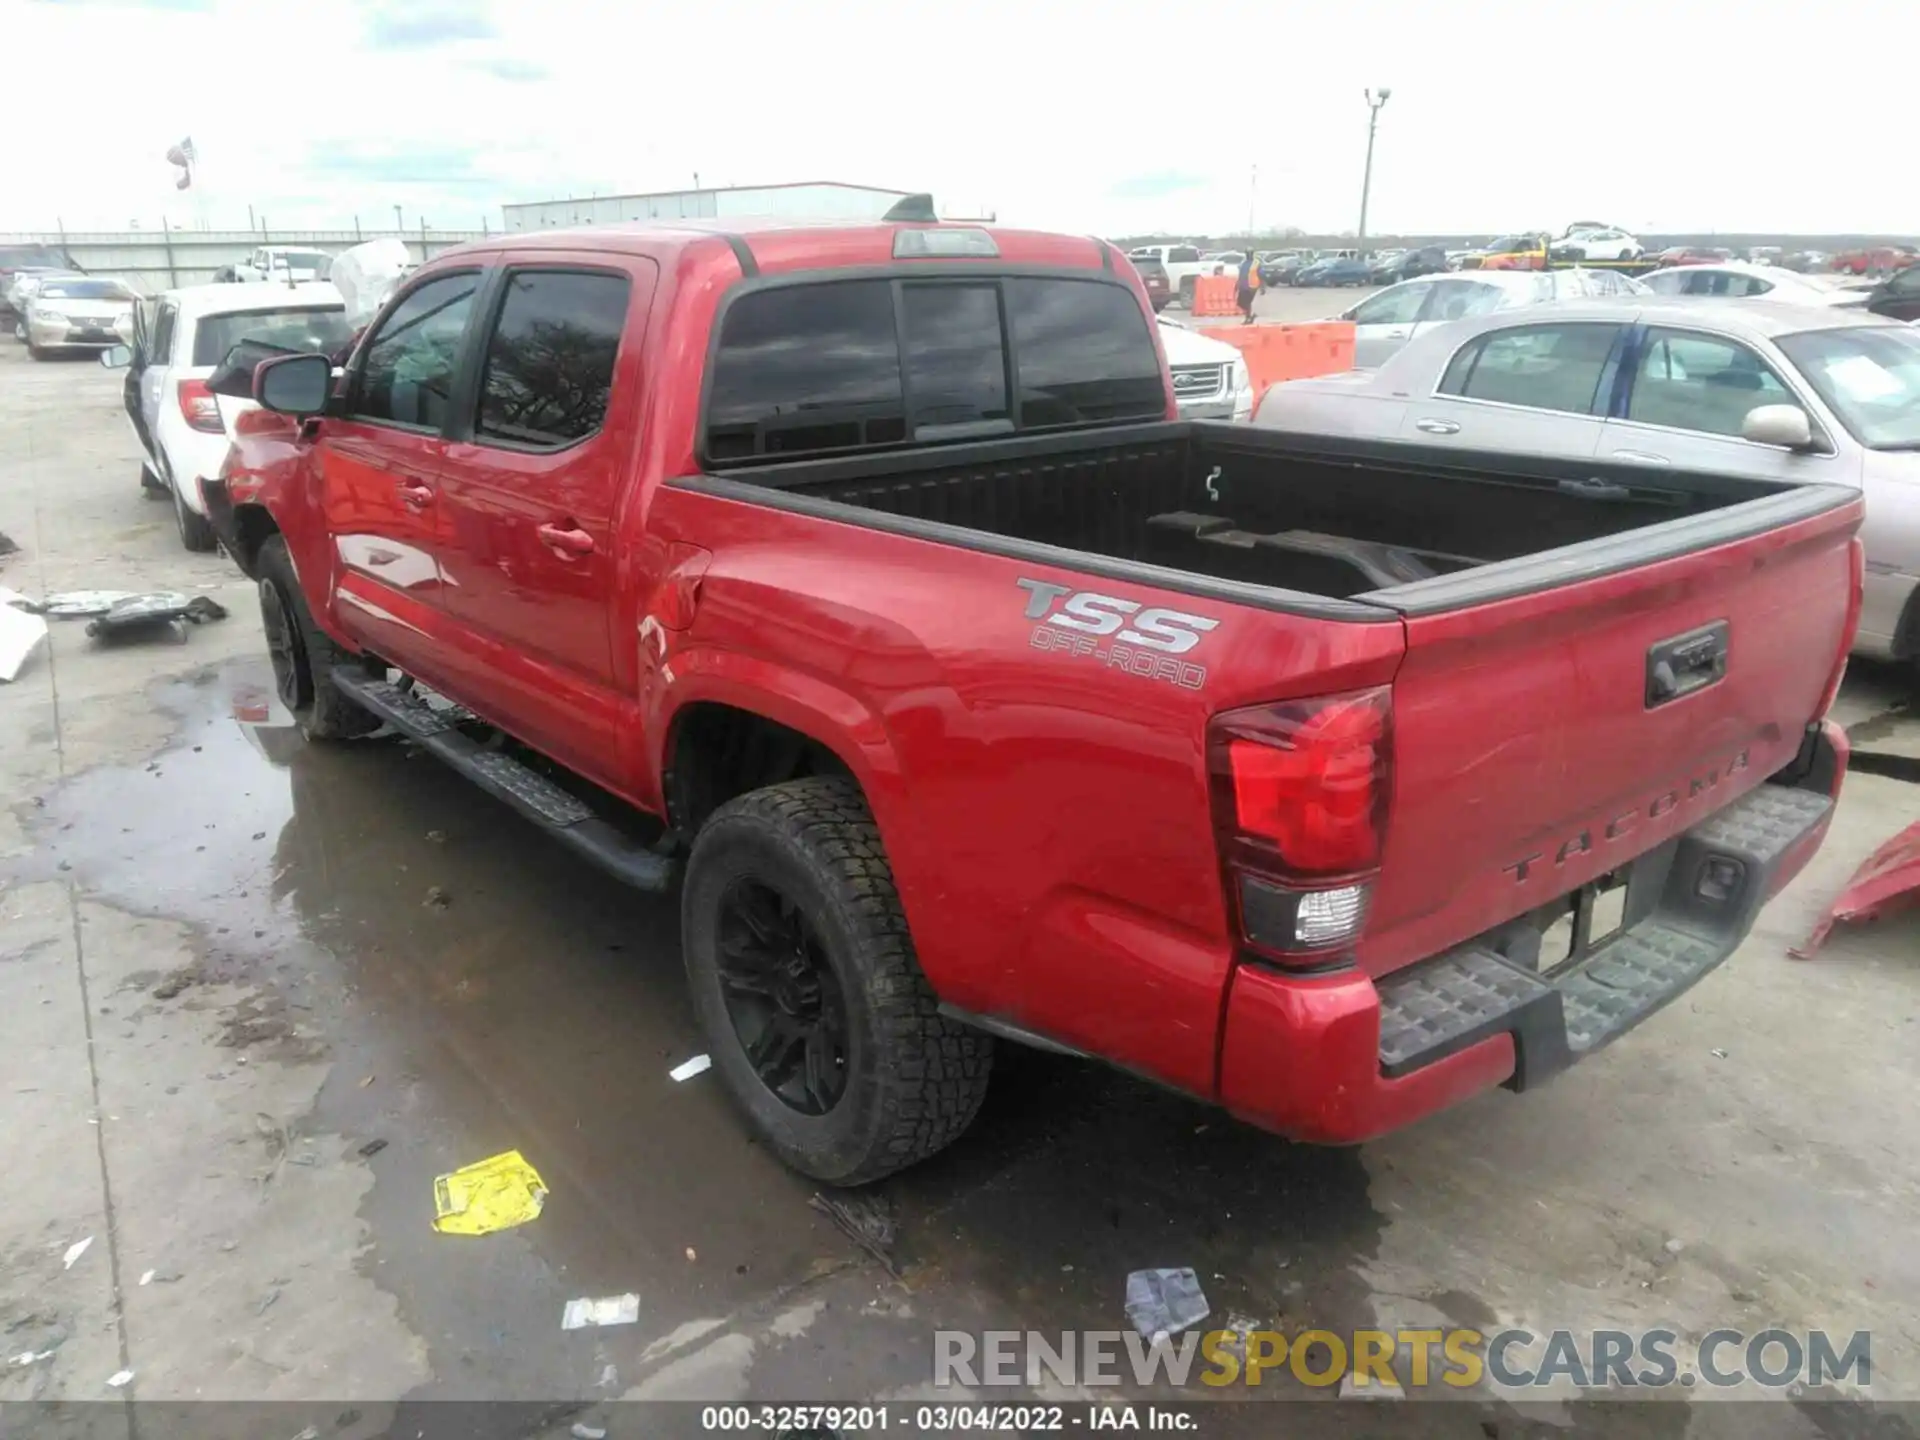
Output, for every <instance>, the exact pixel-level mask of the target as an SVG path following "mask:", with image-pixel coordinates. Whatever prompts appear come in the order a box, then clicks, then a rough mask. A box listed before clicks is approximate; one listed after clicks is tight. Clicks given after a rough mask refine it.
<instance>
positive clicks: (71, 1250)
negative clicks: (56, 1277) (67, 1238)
mask: <svg viewBox="0 0 1920 1440" xmlns="http://www.w3.org/2000/svg"><path fill="white" fill-rule="evenodd" d="M91 1244H93V1236H91V1235H89V1236H87V1238H86V1239H84V1240H76V1241H74V1242H73V1244H71V1245H69V1246H68V1247H67V1254H66V1258H65V1259H64V1260H62V1261H61V1262H60V1268H61V1269H62V1270H71V1269H73V1262H74V1261H76V1260H78V1259H79V1258H80V1257H81V1256H82V1255H84V1254H86V1253H87V1247H88V1246H89V1245H91Z"/></svg>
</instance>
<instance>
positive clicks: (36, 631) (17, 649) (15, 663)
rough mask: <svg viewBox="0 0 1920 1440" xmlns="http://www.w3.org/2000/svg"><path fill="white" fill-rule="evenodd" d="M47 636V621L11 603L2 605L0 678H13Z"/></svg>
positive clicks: (0, 618)
mask: <svg viewBox="0 0 1920 1440" xmlns="http://www.w3.org/2000/svg"><path fill="white" fill-rule="evenodd" d="M46 638H47V622H46V621H45V620H42V619H41V618H40V617H39V616H38V615H29V614H27V612H26V611H24V610H16V609H14V608H13V606H11V605H0V680H11V679H13V677H14V676H16V675H18V674H19V673H20V667H21V666H22V665H24V664H26V663H27V657H28V656H29V655H31V654H33V652H34V651H35V650H37V649H39V648H40V646H41V644H42V643H43V642H44V641H45V640H46Z"/></svg>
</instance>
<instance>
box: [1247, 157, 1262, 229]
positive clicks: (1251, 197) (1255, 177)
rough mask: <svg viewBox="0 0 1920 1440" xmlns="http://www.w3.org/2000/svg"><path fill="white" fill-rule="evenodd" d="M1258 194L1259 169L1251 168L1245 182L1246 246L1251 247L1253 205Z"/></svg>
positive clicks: (1257, 167)
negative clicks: (1251, 171) (1251, 170)
mask: <svg viewBox="0 0 1920 1440" xmlns="http://www.w3.org/2000/svg"><path fill="white" fill-rule="evenodd" d="M1259 194H1260V167H1259V166H1258V165H1256V166H1254V167H1253V174H1252V176H1251V177H1250V178H1249V179H1248V181H1247V246H1248V248H1249V249H1251V248H1252V246H1253V204H1254V201H1255V199H1256V198H1258V196H1259Z"/></svg>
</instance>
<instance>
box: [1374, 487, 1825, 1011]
mask: <svg viewBox="0 0 1920 1440" xmlns="http://www.w3.org/2000/svg"><path fill="white" fill-rule="evenodd" d="M1805 509H1806V507H1804V506H1802V507H1801V518H1798V519H1793V520H1790V521H1789V522H1788V523H1785V524H1783V525H1781V526H1780V527H1778V528H1773V529H1765V530H1762V531H1760V532H1759V533H1753V534H1748V535H1746V536H1745V537H1744V538H1736V539H1732V540H1726V541H1723V542H1721V543H1717V544H1711V545H1709V547H1708V548H1704V549H1700V550H1697V551H1694V552H1692V553H1677V554H1671V553H1670V554H1668V556H1667V557H1666V558H1661V559H1655V560H1653V561H1652V562H1651V563H1647V564H1639V565H1630V566H1627V567H1626V568H1618V569H1613V570H1612V571H1611V572H1610V573H1601V574H1590V575H1589V576H1588V577H1587V578H1578V579H1574V580H1571V581H1570V582H1568V583H1560V584H1553V583H1551V582H1550V581H1549V582H1548V583H1547V584H1546V585H1545V587H1544V588H1540V589H1537V590H1533V591H1530V592H1527V593H1521V594H1514V595H1510V596H1508V597H1507V598H1500V599H1493V600H1489V601H1487V602H1486V603H1482V604H1470V605H1468V606H1466V607H1465V608H1453V609H1429V608H1428V607H1425V606H1421V605H1413V604H1409V605H1405V606H1403V610H1404V612H1405V613H1406V627H1407V654H1406V658H1405V660H1404V662H1403V663H1402V665H1401V668H1400V670H1399V672H1398V674H1397V675H1396V677H1395V679H1394V684H1393V754H1394V766H1393V775H1394V787H1393V802H1392V808H1391V810H1390V812H1389V814H1390V820H1389V823H1388V831H1387V839H1386V848H1385V851H1384V855H1383V858H1382V865H1381V875H1380V879H1379V882H1378V886H1377V888H1376V891H1375V894H1374V900H1373V911H1372V916H1371V918H1370V920H1369V922H1368V925H1367V931H1366V938H1365V939H1364V941H1363V942H1362V944H1361V946H1360V950H1359V957H1358V958H1359V961H1360V963H1361V965H1362V966H1363V967H1364V968H1365V969H1366V970H1368V971H1369V972H1371V973H1373V974H1376V975H1379V974H1383V973H1385V972H1388V971H1391V970H1393V969H1396V968H1398V967H1399V966H1401V965H1404V964H1407V963H1408V962H1410V961H1413V960H1416V959H1419V958H1421V957H1424V956H1428V955H1432V954H1435V953H1436V952H1438V951H1441V950H1444V949H1446V948H1447V947H1449V946H1453V945H1457V944H1459V943H1460V942H1462V941H1464V940H1466V939H1468V938H1470V937H1472V936H1475V935H1478V934H1480V933H1481V932H1483V931H1485V930H1488V929H1490V928H1491V927H1493V926H1496V925H1499V924H1501V923H1503V922H1505V921H1507V920H1510V919H1512V918H1514V917H1515V916H1518V915H1520V914H1522V913H1525V912H1527V911H1529V910H1532V909H1534V908H1535V907H1538V906H1541V905H1543V904H1546V903H1547V902H1550V901H1552V900H1554V899H1556V898H1557V897H1559V896H1562V895H1565V894H1566V893H1567V892H1569V891H1571V890H1573V889H1575V888H1576V887H1578V886H1581V885H1584V884H1586V883H1588V882H1589V881H1592V880H1595V879H1597V878H1599V877H1601V876H1604V875H1606V874H1607V873H1608V872H1610V871H1612V870H1613V869H1615V868H1616V867H1617V866H1619V865H1621V864H1623V863H1624V862H1625V861H1627V860H1629V859H1632V858H1633V857H1634V856H1637V855H1640V854H1643V853H1645V852H1646V851H1648V850H1650V849H1652V848H1653V847H1654V846H1655V845H1657V844H1659V843H1660V842H1662V841H1664V840H1667V839H1669V838H1670V837H1672V836H1674V835H1677V834H1679V833H1680V832H1681V831H1683V830H1685V829H1687V828H1688V827H1690V826H1693V825H1696V824H1698V823H1699V822H1700V821H1701V820H1702V819H1704V818H1705V817H1706V816H1707V815H1709V814H1711V813H1713V812H1714V811H1716V810H1718V809H1720V808H1721V807H1723V806H1725V805H1727V804H1729V803H1730V802H1732V801H1733V800H1735V799H1736V798H1738V797H1739V796H1740V795H1742V794H1744V793H1746V792H1747V791H1749V790H1751V789H1752V788H1753V787H1754V786H1756V785H1759V784H1761V783H1762V782H1763V781H1764V780H1765V779H1766V778H1767V777H1768V776H1769V775H1771V774H1772V773H1774V772H1775V771H1777V770H1778V769H1780V768H1781V767H1782V766H1784V765H1786V764H1787V763H1788V762H1789V761H1791V760H1792V759H1793V758H1794V756H1795V754H1796V753H1797V751H1798V749H1799V747H1800V744H1801V740H1802V738H1803V736H1804V735H1805V732H1806V727H1807V725H1808V723H1809V722H1810V721H1813V720H1815V719H1817V718H1818V717H1819V712H1820V709H1821V706H1822V703H1823V697H1824V696H1825V694H1826V692H1827V688H1828V686H1829V684H1830V683H1831V681H1832V680H1833V678H1834V672H1835V668H1836V666H1837V664H1838V663H1839V662H1840V659H1841V657H1842V656H1843V655H1844V653H1845V651H1846V649H1847V646H1848V643H1849V641H1850V636H1849V635H1848V634H1847V631H1848V629H1849V626H1850V624H1851V619H1852V614H1853V612H1852V610H1851V608H1850V606H1849V604H1848V599H1847V597H1848V594H1849V587H1850V586H1851V585H1852V584H1853V583H1854V582H1853V575H1854V571H1853V565H1854V558H1853V555H1852V545H1853V539H1852V537H1853V534H1854V532H1855V530H1856V529H1857V528H1858V527H1859V523H1860V518H1861V514H1862V507H1861V505H1860V503H1859V501H1858V499H1857V498H1853V499H1849V500H1846V501H1845V502H1844V503H1836V504H1834V505H1833V506H1832V507H1831V508H1827V509H1825V510H1822V511H1819V512H1818V513H1814V514H1811V515H1807V514H1806V513H1805ZM1723 513H1725V512H1723ZM1647 533H1652V532H1647ZM1673 548H1674V547H1672V546H1668V549H1669V550H1672V549H1673ZM1569 553H1570V552H1569ZM1540 560H1547V561H1549V562H1551V557H1550V556H1549V557H1535V561H1534V562H1533V563H1536V564H1537V563H1538V562H1539V561H1540ZM1550 569H1551V567H1550V565H1549V569H1548V573H1549V574H1550ZM1393 594H1394V592H1392V591H1383V592H1380V594H1379V596H1378V597H1377V598H1378V599H1379V600H1381V601H1382V602H1387V601H1389V600H1390V599H1391V598H1392V596H1393ZM1369 598H1374V597H1369Z"/></svg>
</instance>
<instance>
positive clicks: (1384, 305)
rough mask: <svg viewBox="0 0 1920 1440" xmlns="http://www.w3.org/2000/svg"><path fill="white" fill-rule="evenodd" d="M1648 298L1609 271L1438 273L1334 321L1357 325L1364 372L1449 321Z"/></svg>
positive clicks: (1356, 353)
mask: <svg viewBox="0 0 1920 1440" xmlns="http://www.w3.org/2000/svg"><path fill="white" fill-rule="evenodd" d="M1646 293H1647V292H1646V290H1645V289H1644V288H1643V287H1642V286H1640V285H1639V284H1638V283H1637V282H1635V281H1634V280H1631V279H1629V278H1628V277H1627V276H1625V275H1616V274H1614V273H1613V272H1612V271H1610V270H1580V269H1573V270H1544V271H1543V270H1475V271H1470V272H1468V273H1465V274H1455V273H1452V272H1439V273H1435V274H1432V275H1416V276H1415V277H1414V278H1413V279H1411V280H1402V281H1401V282H1400V283H1399V284H1397V285H1389V286H1388V287H1387V288H1386V289H1384V290H1382V291H1380V292H1378V293H1377V294H1374V295H1369V296H1368V297H1367V298H1366V299H1365V300H1362V301H1361V302H1360V303H1359V304H1358V305H1355V306H1353V307H1352V308H1350V309H1347V310H1343V311H1341V312H1340V314H1339V315H1338V316H1336V317H1335V318H1336V319H1340V320H1351V321H1352V322H1353V363H1354V366H1355V367H1356V368H1358V369H1362V370H1365V369H1371V368H1372V367H1373V366H1376V365H1381V364H1384V363H1385V362H1386V361H1387V360H1388V359H1389V358H1390V357H1391V356H1392V355H1393V354H1394V353H1395V352H1396V351H1398V350H1399V349H1400V347H1401V346H1403V345H1405V344H1406V343H1407V342H1408V341H1409V340H1412V339H1413V338H1414V337H1415V336H1416V335H1424V334H1425V333H1426V332H1427V331H1429V330H1431V329H1433V328H1434V327H1435V326H1437V325H1444V324H1446V323H1447V322H1448V321H1450V320H1464V319H1467V318H1468V317H1470V316H1474V315H1490V314H1492V313H1493V312H1494V311H1496V310H1517V309H1519V308H1521V307H1522V306H1526V305H1544V304H1546V303H1547V301H1549V300H1567V299H1605V298H1607V297H1610V296H1616V295H1645V294H1646Z"/></svg>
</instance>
